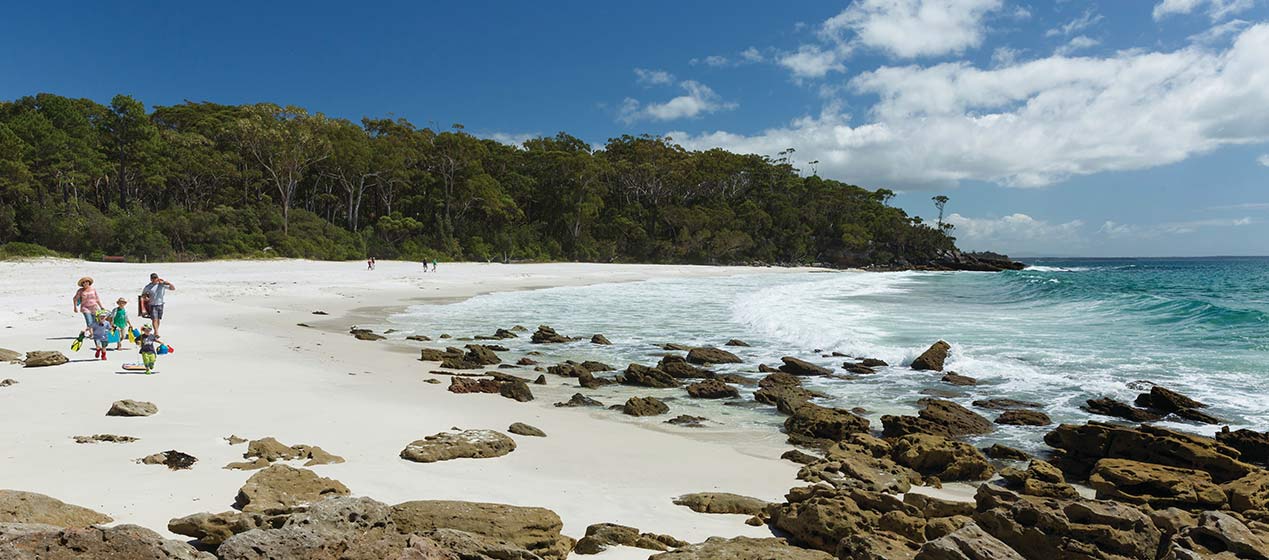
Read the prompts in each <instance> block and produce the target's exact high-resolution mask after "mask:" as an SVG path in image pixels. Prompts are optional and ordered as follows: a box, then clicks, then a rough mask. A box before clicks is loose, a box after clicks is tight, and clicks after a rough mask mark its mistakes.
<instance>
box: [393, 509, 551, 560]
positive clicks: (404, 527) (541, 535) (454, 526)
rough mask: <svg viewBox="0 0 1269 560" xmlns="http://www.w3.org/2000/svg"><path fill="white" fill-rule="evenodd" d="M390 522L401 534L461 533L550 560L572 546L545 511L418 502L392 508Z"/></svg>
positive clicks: (548, 512)
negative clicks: (477, 536) (440, 530)
mask: <svg viewBox="0 0 1269 560" xmlns="http://www.w3.org/2000/svg"><path fill="white" fill-rule="evenodd" d="M391 518H392V522H393V523H394V525H395V528H396V530H397V531H398V532H401V533H421V534H427V533H428V532H429V531H433V530H436V529H451V530H456V531H464V532H467V533H473V534H476V535H482V536H484V537H488V538H492V539H496V540H500V541H504V542H507V543H511V544H513V545H516V546H518V547H521V548H524V549H526V550H529V551H530V552H532V553H534V554H537V555H538V556H541V557H543V558H550V559H556V558H558V559H562V558H565V557H566V556H568V553H569V551H571V550H572V549H573V544H574V542H573V539H570V538H568V537H566V536H564V535H561V534H560V530H561V529H563V527H564V523H563V522H562V521H560V516H558V515H556V514H555V512H553V511H551V510H549V509H545V508H537V507H520V506H509V505H504V504H489V503H479V502H455V501H444V500H421V501H414V502H405V503H403V504H397V505H395V506H392V512H391Z"/></svg>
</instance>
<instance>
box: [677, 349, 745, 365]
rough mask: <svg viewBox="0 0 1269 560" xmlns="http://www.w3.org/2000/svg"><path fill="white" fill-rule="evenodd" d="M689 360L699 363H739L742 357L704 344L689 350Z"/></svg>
mask: <svg viewBox="0 0 1269 560" xmlns="http://www.w3.org/2000/svg"><path fill="white" fill-rule="evenodd" d="M687 361H688V362H689V363H693V364H698V365H709V364H739V363H740V361H741V360H740V357H739V356H737V355H735V354H732V353H731V352H728V351H726V350H721V349H718V348H713V347H709V346H704V347H700V348H693V349H691V350H688V352H687Z"/></svg>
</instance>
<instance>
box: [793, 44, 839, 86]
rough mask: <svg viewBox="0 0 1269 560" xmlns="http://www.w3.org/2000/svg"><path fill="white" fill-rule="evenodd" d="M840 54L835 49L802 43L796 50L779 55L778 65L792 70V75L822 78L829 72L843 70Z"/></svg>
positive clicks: (799, 77)
mask: <svg viewBox="0 0 1269 560" xmlns="http://www.w3.org/2000/svg"><path fill="white" fill-rule="evenodd" d="M840 58H841V54H840V53H839V52H838V51H836V50H823V49H820V48H819V47H817V46H814V45H802V47H801V48H799V49H798V50H797V52H794V53H789V54H785V55H783V56H781V57H780V58H779V60H778V62H779V63H780V66H783V67H785V68H788V69H789V71H791V72H793V77H795V78H798V79H801V78H823V77H824V76H825V75H826V74H828V73H829V72H844V71H846V67H845V66H843V65H842V63H841V60H840Z"/></svg>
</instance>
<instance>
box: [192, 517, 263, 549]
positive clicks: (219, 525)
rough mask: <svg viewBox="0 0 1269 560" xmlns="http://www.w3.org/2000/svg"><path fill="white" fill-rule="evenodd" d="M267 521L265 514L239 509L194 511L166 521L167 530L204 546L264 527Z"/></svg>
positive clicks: (213, 544) (217, 543)
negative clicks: (192, 539)
mask: <svg viewBox="0 0 1269 560" xmlns="http://www.w3.org/2000/svg"><path fill="white" fill-rule="evenodd" d="M268 522H269V518H268V517H267V516H264V515H261V514H250V513H242V512H240V511H225V512H221V513H195V514H193V515H187V516H185V517H178V518H175V519H172V520H171V521H168V522H167V530H168V531H171V532H173V533H176V534H178V535H184V536H187V537H191V538H194V539H195V540H197V541H198V542H199V543H200V544H203V545H206V546H218V545H220V543H223V542H225V541H226V540H228V539H229V538H230V537H232V536H234V535H236V534H238V533H245V532H247V531H250V530H252V529H258V528H262V527H266V526H267V525H266V524H267V523H268Z"/></svg>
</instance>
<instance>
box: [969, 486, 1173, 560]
mask: <svg viewBox="0 0 1269 560" xmlns="http://www.w3.org/2000/svg"><path fill="white" fill-rule="evenodd" d="M975 500H976V502H977V507H976V511H975V513H974V522H975V523H976V524H978V526H979V527H981V528H982V529H983V530H984V531H985V532H987V533H988V534H990V535H991V536H993V537H996V538H997V539H1000V540H1001V541H1003V542H1004V543H1005V544H1007V545H1009V547H1010V548H1012V549H1014V550H1015V551H1017V552H1018V553H1019V554H1021V555H1022V556H1023V557H1025V558H1070V559H1074V558H1085V559H1098V560H1126V559H1130V558H1156V557H1157V556H1156V555H1157V554H1158V551H1159V545H1160V541H1161V540H1162V534H1161V533H1160V531H1159V530H1158V529H1157V528H1156V527H1155V526H1154V523H1153V522H1151V520H1150V517H1149V516H1147V515H1146V514H1145V513H1143V512H1142V511H1141V510H1138V509H1137V508H1135V507H1133V506H1131V505H1128V504H1122V503H1119V502H1110V501H1095V500H1082V499H1081V500H1055V499H1052V498H1038V497H1032V496H1020V495H1018V494H1016V493H1013V492H1010V491H1009V490H1006V489H1004V488H1001V487H999V486H996V485H993V484H983V485H981V486H979V487H978V493H977V494H976V495H975Z"/></svg>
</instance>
